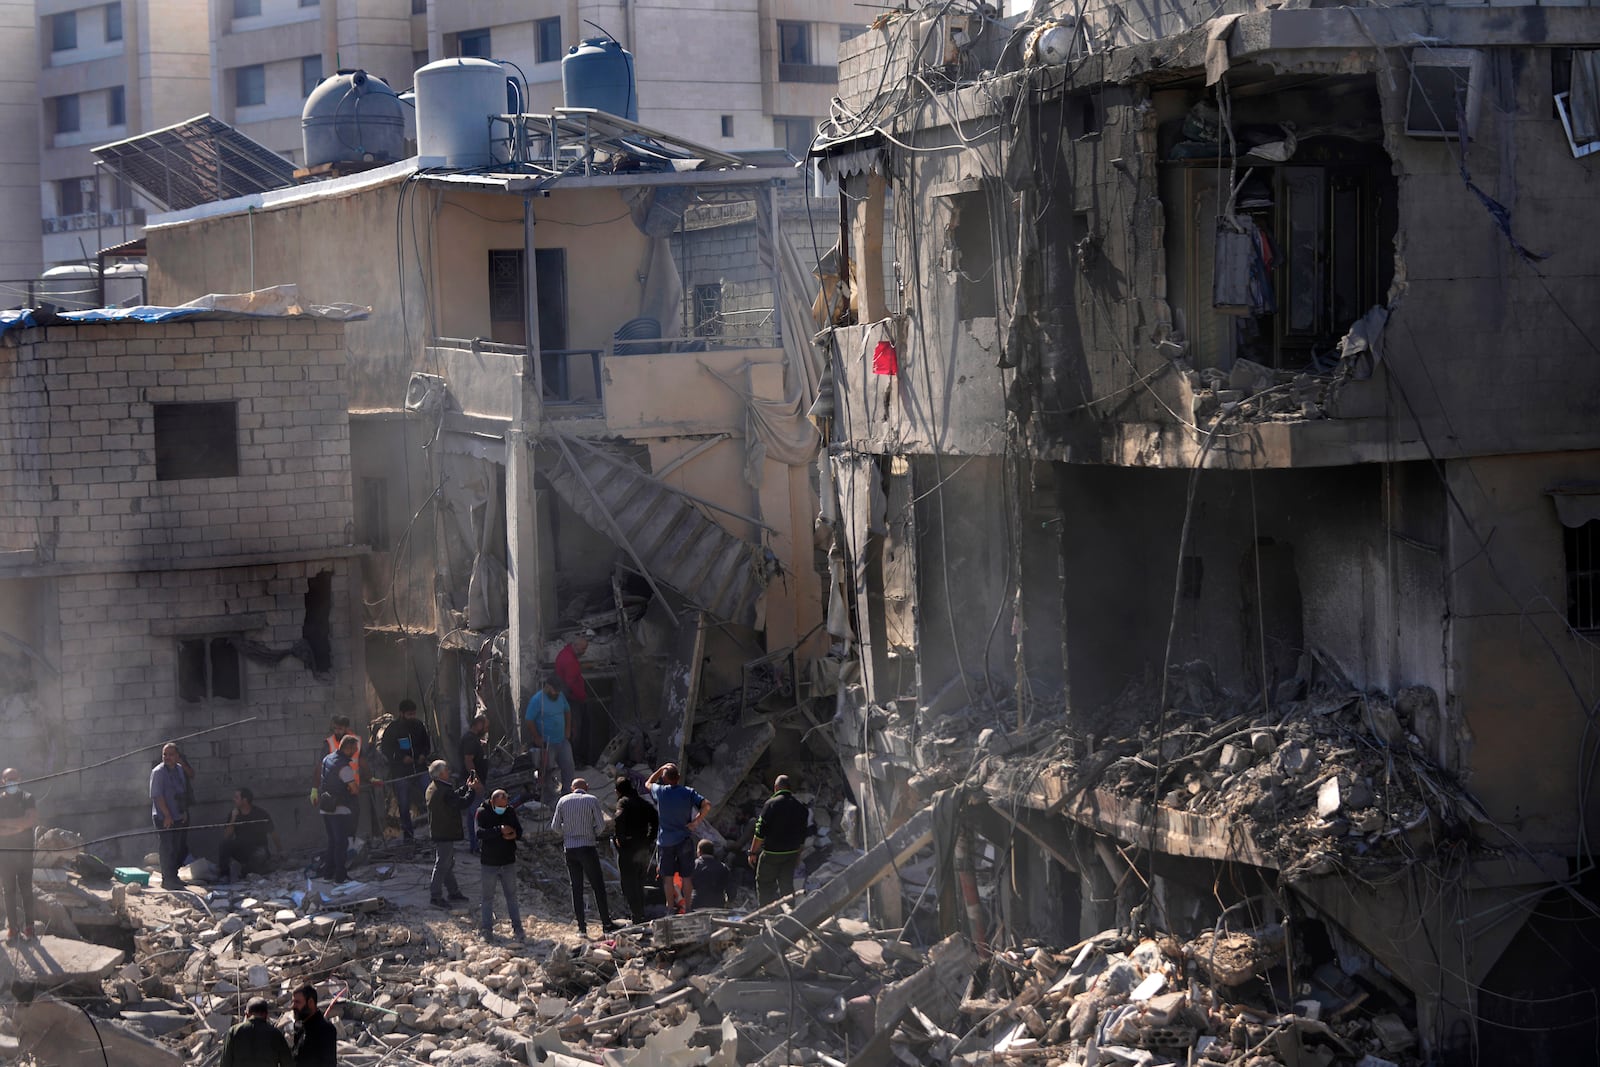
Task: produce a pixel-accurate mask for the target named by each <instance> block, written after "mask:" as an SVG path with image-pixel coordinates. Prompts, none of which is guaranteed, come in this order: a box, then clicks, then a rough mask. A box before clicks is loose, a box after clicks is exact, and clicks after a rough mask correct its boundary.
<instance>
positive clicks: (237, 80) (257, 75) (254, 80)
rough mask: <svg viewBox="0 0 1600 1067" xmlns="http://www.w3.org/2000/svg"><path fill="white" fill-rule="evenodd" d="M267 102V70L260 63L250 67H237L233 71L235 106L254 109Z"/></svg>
mask: <svg viewBox="0 0 1600 1067" xmlns="http://www.w3.org/2000/svg"><path fill="white" fill-rule="evenodd" d="M266 102H267V68H266V67H263V66H262V65H261V64H260V63H257V64H255V65H254V66H249V67H235V68H234V71H233V106H234V107H253V106H255V105H256V104H264V103H266Z"/></svg>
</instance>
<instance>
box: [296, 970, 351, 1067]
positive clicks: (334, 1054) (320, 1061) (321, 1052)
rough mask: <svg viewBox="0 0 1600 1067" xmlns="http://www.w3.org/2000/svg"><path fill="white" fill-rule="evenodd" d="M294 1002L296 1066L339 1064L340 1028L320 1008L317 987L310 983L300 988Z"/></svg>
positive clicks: (325, 1066) (321, 1066) (316, 1066)
mask: <svg viewBox="0 0 1600 1067" xmlns="http://www.w3.org/2000/svg"><path fill="white" fill-rule="evenodd" d="M293 1004H294V1026H293V1028H292V1029H291V1030H290V1031H289V1049H290V1051H291V1052H292V1053H293V1054H294V1063H295V1067H338V1063H339V1030H338V1028H337V1027H335V1026H334V1025H333V1024H332V1023H330V1022H329V1021H328V1018H327V1016H325V1015H323V1014H322V1009H321V1008H319V1007H317V987H316V986H314V985H312V984H310V983H309V982H308V983H306V984H305V985H303V986H301V987H300V988H299V989H296V990H295V991H294V1001H293Z"/></svg>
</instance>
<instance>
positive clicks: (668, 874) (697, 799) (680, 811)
mask: <svg viewBox="0 0 1600 1067" xmlns="http://www.w3.org/2000/svg"><path fill="white" fill-rule="evenodd" d="M644 784H645V788H646V789H648V790H649V791H650V796H651V798H652V799H653V800H654V801H655V802H656V811H657V812H658V813H659V814H660V816H661V828H660V829H659V830H657V831H656V853H657V855H656V864H657V866H658V868H659V869H660V871H661V885H662V888H663V889H664V890H665V891H666V894H667V910H668V911H674V912H677V913H678V914H680V915H682V914H683V913H685V912H687V911H688V910H689V906H690V903H691V902H692V901H693V899H694V850H695V844H694V835H693V833H692V831H693V830H694V827H695V824H696V823H698V822H699V821H700V820H701V819H704V818H705V817H706V816H707V815H709V814H711V801H709V800H707V799H706V798H705V797H703V796H701V795H700V794H699V793H697V792H695V791H694V790H693V789H690V788H689V787H688V786H686V785H684V784H683V783H682V775H680V774H679V773H678V765H677V764H676V763H663V764H662V765H661V766H660V767H657V768H656V770H655V773H654V774H652V775H650V777H649V778H646V779H645V783H644ZM673 875H677V876H678V880H681V881H682V882H683V892H682V893H681V894H680V893H679V892H678V887H677V885H676V884H675V881H674V879H673Z"/></svg>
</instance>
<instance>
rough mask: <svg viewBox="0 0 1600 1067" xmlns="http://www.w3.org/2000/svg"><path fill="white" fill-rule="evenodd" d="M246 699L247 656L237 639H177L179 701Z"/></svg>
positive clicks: (193, 702)
mask: <svg viewBox="0 0 1600 1067" xmlns="http://www.w3.org/2000/svg"><path fill="white" fill-rule="evenodd" d="M243 696H244V657H243V656H242V655H240V652H239V641H238V639H237V638H235V637H183V638H179V639H178V699H180V700H182V701H183V702H184V703H186V704H199V703H201V702H202V701H206V700H238V699H240V698H241V697H243Z"/></svg>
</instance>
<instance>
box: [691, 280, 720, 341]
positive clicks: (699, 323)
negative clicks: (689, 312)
mask: <svg viewBox="0 0 1600 1067" xmlns="http://www.w3.org/2000/svg"><path fill="white" fill-rule="evenodd" d="M694 335H695V336H696V337H720V336H721V335H722V283H721V282H712V283H710V284H709V285H697V286H695V287H694Z"/></svg>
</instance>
